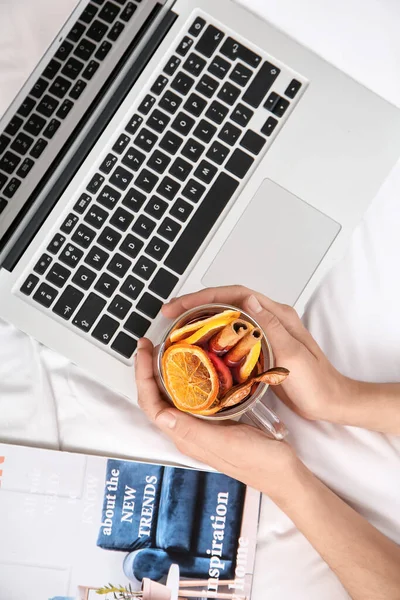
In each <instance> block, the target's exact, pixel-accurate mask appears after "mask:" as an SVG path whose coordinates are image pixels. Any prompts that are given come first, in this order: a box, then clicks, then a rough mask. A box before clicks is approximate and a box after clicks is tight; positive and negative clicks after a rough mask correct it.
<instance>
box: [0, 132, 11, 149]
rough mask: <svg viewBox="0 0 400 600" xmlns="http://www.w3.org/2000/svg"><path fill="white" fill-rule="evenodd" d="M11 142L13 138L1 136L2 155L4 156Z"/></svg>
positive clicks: (0, 147)
mask: <svg viewBox="0 0 400 600" xmlns="http://www.w3.org/2000/svg"><path fill="white" fill-rule="evenodd" d="M10 142H11V138H9V137H8V136H7V135H4V134H1V135H0V154H3V152H4V150H5V149H6V148H7V146H8V144H9V143H10Z"/></svg>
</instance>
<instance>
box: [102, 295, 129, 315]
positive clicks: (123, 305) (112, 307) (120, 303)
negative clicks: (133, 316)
mask: <svg viewBox="0 0 400 600" xmlns="http://www.w3.org/2000/svg"><path fill="white" fill-rule="evenodd" d="M131 308H132V302H129V300H127V299H126V298H123V297H122V296H120V295H119V294H117V295H116V296H115V297H114V298H113V299H112V301H111V302H110V304H109V305H108V306H107V310H108V312H109V313H111V314H112V315H114V317H117V318H118V319H125V317H126V315H127V314H128V312H129V311H130V309H131Z"/></svg>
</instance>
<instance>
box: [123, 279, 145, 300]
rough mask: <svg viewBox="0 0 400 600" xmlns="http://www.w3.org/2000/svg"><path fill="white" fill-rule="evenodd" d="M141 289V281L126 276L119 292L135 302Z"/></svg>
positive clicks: (142, 285) (142, 284)
mask: <svg viewBox="0 0 400 600" xmlns="http://www.w3.org/2000/svg"><path fill="white" fill-rule="evenodd" d="M143 288H144V283H143V282H142V281H139V279H136V277H132V275H128V277H127V278H126V279H125V281H124V283H123V285H122V287H121V292H122V293H123V294H125V296H128V298H130V299H131V300H136V298H137V297H138V296H139V294H141V292H142V290H143Z"/></svg>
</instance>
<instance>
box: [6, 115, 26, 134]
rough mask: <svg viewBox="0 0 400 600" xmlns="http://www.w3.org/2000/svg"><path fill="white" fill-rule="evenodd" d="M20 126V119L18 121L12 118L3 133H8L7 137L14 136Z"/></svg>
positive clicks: (17, 118)
mask: <svg viewBox="0 0 400 600" xmlns="http://www.w3.org/2000/svg"><path fill="white" fill-rule="evenodd" d="M22 124H23V120H22V119H20V118H19V117H13V118H12V119H11V121H10V122H9V124H8V125H7V127H6V128H5V129H4V131H5V132H6V133H8V135H11V136H14V135H15V134H16V133H17V132H18V130H19V129H20V127H21V125H22Z"/></svg>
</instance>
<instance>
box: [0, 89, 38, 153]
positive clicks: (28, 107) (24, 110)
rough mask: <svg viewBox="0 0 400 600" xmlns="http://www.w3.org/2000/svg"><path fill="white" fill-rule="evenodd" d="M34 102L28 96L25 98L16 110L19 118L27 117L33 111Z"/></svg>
mask: <svg viewBox="0 0 400 600" xmlns="http://www.w3.org/2000/svg"><path fill="white" fill-rule="evenodd" d="M35 104H36V102H35V101H34V99H33V98H29V96H27V97H26V98H25V100H24V101H23V103H22V104H21V106H20V107H19V109H18V110H17V113H18V114H19V115H21V117H27V116H28V115H29V114H30V113H31V112H32V110H33V109H34V106H35ZM1 151H2V150H1V144H0V152H1Z"/></svg>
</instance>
